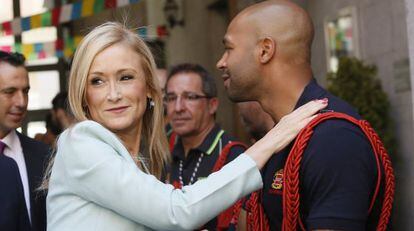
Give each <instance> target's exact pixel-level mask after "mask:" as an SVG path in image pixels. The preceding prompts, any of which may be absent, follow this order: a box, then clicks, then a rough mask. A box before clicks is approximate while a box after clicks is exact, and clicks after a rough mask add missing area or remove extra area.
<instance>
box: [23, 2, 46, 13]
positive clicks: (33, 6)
mask: <svg viewBox="0 0 414 231" xmlns="http://www.w3.org/2000/svg"><path fill="white" fill-rule="evenodd" d="M44 5H45V3H44V0H20V16H21V17H27V16H32V15H35V14H40V13H44V12H45V11H47V8H46V7H45V6H44Z"/></svg>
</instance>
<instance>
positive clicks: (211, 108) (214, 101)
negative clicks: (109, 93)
mask: <svg viewBox="0 0 414 231" xmlns="http://www.w3.org/2000/svg"><path fill="white" fill-rule="evenodd" d="M218 105H219V101H218V98H217V97H214V98H211V99H209V100H208V113H209V114H210V115H214V114H215V113H216V111H217V108H218Z"/></svg>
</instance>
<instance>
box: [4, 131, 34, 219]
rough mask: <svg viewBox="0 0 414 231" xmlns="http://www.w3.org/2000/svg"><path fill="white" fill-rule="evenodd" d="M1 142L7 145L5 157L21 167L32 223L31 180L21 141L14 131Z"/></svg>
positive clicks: (28, 211)
mask: <svg viewBox="0 0 414 231" xmlns="http://www.w3.org/2000/svg"><path fill="white" fill-rule="evenodd" d="M1 141H2V142H3V143H5V144H6V147H5V149H4V151H3V153H4V155H6V156H8V157H10V158H12V159H13V160H14V161H16V163H17V166H18V167H19V173H20V179H21V180H22V183H23V190H24V199H25V201H26V208H27V214H28V215H29V220H30V221H31V217H30V189H29V180H28V178H27V170H26V162H25V161H24V155H23V149H22V146H21V144H20V139H19V137H18V136H17V134H16V131H15V130H12V131H11V132H9V134H7V135H6V136H5V137H4V138H3V139H1Z"/></svg>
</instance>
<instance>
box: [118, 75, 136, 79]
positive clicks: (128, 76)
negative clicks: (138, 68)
mask: <svg viewBox="0 0 414 231" xmlns="http://www.w3.org/2000/svg"><path fill="white" fill-rule="evenodd" d="M133 78H134V76H132V75H124V76H122V77H121V80H130V79H133Z"/></svg>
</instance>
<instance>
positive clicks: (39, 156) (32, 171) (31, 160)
mask: <svg viewBox="0 0 414 231" xmlns="http://www.w3.org/2000/svg"><path fill="white" fill-rule="evenodd" d="M17 135H18V137H19V139H20V144H21V146H22V150H23V155H24V159H25V163H26V170H27V178H28V181H29V189H30V205H31V206H30V214H31V219H32V231H46V194H44V193H43V192H39V191H38V190H37V188H38V187H39V186H40V184H41V182H42V179H43V175H44V171H45V168H46V166H47V161H48V160H49V153H50V150H49V147H48V146H47V145H46V144H43V143H41V142H39V141H36V140H34V139H31V138H29V137H27V136H24V135H22V134H20V133H17Z"/></svg>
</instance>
